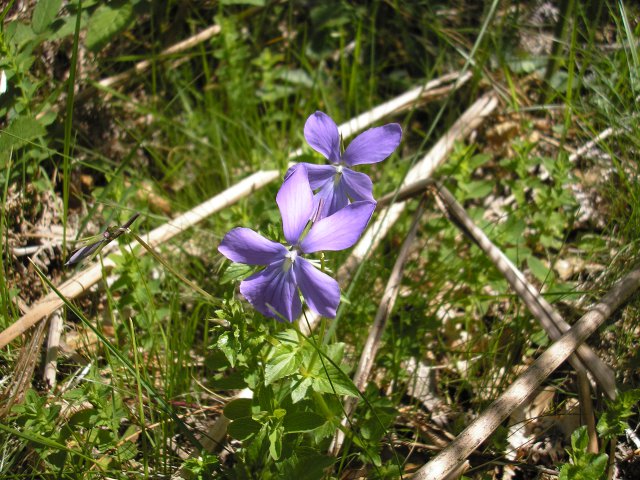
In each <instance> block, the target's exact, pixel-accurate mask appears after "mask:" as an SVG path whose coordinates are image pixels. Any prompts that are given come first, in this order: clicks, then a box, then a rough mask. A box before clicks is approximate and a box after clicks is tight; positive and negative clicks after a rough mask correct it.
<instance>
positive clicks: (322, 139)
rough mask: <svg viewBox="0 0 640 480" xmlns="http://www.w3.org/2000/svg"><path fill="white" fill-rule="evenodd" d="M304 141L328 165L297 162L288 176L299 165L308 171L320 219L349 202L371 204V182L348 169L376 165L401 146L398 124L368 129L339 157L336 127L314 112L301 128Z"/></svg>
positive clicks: (333, 123)
mask: <svg viewBox="0 0 640 480" xmlns="http://www.w3.org/2000/svg"><path fill="white" fill-rule="evenodd" d="M304 138H306V140H307V143H308V144H309V145H311V148H313V149H314V150H315V151H317V152H319V153H321V154H322V155H324V156H325V158H326V159H327V160H329V162H330V163H331V165H313V164H310V163H299V164H298V165H295V166H293V167H291V169H289V172H287V175H290V174H291V173H292V172H293V171H295V170H296V169H298V168H300V165H304V166H305V167H306V168H307V172H308V175H309V183H310V185H311V188H312V189H313V190H314V191H315V190H318V193H317V194H316V197H315V199H314V201H315V204H316V205H318V206H319V207H320V210H319V218H324V217H326V216H328V215H332V214H333V213H335V212H337V211H338V210H340V209H341V208H344V207H345V206H346V205H348V204H349V202H350V201H351V202H356V201H365V200H366V201H374V198H373V184H372V183H371V179H370V178H369V177H368V176H367V175H365V174H364V173H359V172H354V171H353V170H351V169H350V168H348V167H353V166H355V165H361V164H363V163H378V162H381V161H382V160H384V159H385V158H387V157H388V156H389V155H391V154H392V153H393V151H394V150H395V149H396V148H397V147H398V145H399V144H400V140H401V139H402V128H401V127H400V125H398V124H397V123H389V124H387V125H383V126H382V127H376V128H370V129H369V130H367V131H366V132H363V133H361V134H360V135H358V136H357V137H356V138H355V139H354V140H353V141H352V142H351V143H350V144H349V146H348V147H347V149H346V150H345V151H344V153H342V154H341V153H340V134H339V133H338V127H337V125H336V124H335V122H334V121H333V120H332V119H331V117H330V116H329V115H327V114H326V113H323V112H316V113H314V114H312V115H311V116H310V117H309V118H308V119H307V123H305V125H304Z"/></svg>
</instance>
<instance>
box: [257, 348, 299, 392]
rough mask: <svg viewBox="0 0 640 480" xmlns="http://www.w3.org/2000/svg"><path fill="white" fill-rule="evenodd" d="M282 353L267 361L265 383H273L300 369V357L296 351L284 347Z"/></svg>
mask: <svg viewBox="0 0 640 480" xmlns="http://www.w3.org/2000/svg"><path fill="white" fill-rule="evenodd" d="M283 350H284V351H282V352H281V353H278V354H276V355H274V356H273V357H272V358H271V359H270V360H269V363H267V368H266V369H265V374H264V383H265V385H271V384H272V383H273V382H275V381H276V380H280V379H281V378H284V377H286V376H287V375H291V374H293V373H295V372H297V371H298V358H297V355H296V352H295V351H290V350H288V349H283Z"/></svg>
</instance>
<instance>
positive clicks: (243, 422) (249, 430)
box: [228, 417, 261, 440]
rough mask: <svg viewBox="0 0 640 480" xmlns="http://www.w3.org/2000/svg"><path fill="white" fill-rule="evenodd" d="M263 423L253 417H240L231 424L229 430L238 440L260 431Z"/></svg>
mask: <svg viewBox="0 0 640 480" xmlns="http://www.w3.org/2000/svg"><path fill="white" fill-rule="evenodd" d="M260 428H261V425H260V423H258V422H256V421H255V420H254V419H253V418H251V417H244V418H238V419H237V420H234V421H233V422H231V423H230V424H229V428H228V432H229V435H231V436H232V437H233V438H235V439H236V440H246V439H247V438H249V437H250V436H252V435H255V434H256V433H258V432H259V431H260Z"/></svg>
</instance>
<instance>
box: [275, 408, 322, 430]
mask: <svg viewBox="0 0 640 480" xmlns="http://www.w3.org/2000/svg"><path fill="white" fill-rule="evenodd" d="M324 422H325V419H324V418H323V417H321V416H320V415H318V414H317V413H314V412H293V413H289V414H287V416H286V417H284V422H283V427H284V431H285V433H300V432H308V431H310V430H315V429H316V428H318V427H320V426H321V425H322V424H323V423H324Z"/></svg>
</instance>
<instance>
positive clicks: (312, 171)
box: [218, 112, 402, 322]
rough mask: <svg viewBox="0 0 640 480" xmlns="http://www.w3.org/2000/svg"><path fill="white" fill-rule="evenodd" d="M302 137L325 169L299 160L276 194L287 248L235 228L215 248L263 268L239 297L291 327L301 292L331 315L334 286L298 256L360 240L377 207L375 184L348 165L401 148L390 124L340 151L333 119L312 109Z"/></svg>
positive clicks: (337, 298) (334, 302) (319, 310)
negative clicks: (322, 161)
mask: <svg viewBox="0 0 640 480" xmlns="http://www.w3.org/2000/svg"><path fill="white" fill-rule="evenodd" d="M304 135H305V138H306V140H307V142H308V143H309V145H310V146H311V147H312V148H313V149H314V150H316V151H318V152H319V153H321V154H322V155H324V156H325V157H326V158H327V160H329V162H330V163H331V165H312V164H309V163H299V164H297V165H295V166H294V167H292V168H291V169H290V170H289V171H288V172H287V175H286V176H285V180H284V182H283V184H282V186H281V187H280V190H279V191H278V194H277V196H276V203H277V205H278V208H279V209H280V215H281V217H282V229H283V231H284V238H285V239H286V241H287V245H282V244H280V243H277V242H273V241H271V240H268V239H266V238H264V237H263V236H261V235H260V234H258V233H256V232H254V231H253V230H251V229H249V228H234V229H232V230H231V231H230V232H228V233H227V234H226V235H225V237H224V238H223V239H222V242H221V243H220V246H219V247H218V250H219V251H220V253H222V254H223V255H224V256H225V257H227V258H228V259H229V260H231V261H233V262H239V263H245V264H248V265H262V266H265V268H264V269H263V270H261V271H259V272H258V273H255V274H253V275H251V276H250V277H248V278H247V279H245V280H243V281H242V282H241V284H240V293H242V295H243V296H244V297H245V298H246V299H247V300H248V301H249V303H251V304H252V305H253V306H254V308H255V309H256V310H258V311H259V312H260V313H262V314H263V315H266V316H268V317H274V318H276V319H280V320H286V321H289V322H292V321H293V320H295V319H296V318H297V317H298V316H299V315H300V313H301V311H302V302H301V300H300V294H302V297H303V298H304V300H305V301H306V302H307V305H308V306H309V308H310V309H311V310H313V311H314V312H316V313H317V314H319V315H323V316H326V317H334V316H335V315H336V310H337V308H338V305H339V303H340V287H339V286H338V282H336V281H335V280H334V279H333V278H331V277H330V276H329V275H327V274H326V273H324V272H322V271H320V270H318V269H317V268H316V267H315V266H314V265H313V264H312V263H311V262H310V261H309V260H307V259H305V258H304V257H303V256H302V255H306V254H311V253H316V252H320V251H337V250H344V249H346V248H349V247H351V246H352V245H353V244H355V242H356V241H357V240H358V238H360V235H361V234H362V232H363V231H364V229H365V227H366V226H367V224H368V223H369V220H370V219H371V215H372V214H373V210H374V209H375V206H376V203H375V200H374V198H373V184H372V183H371V180H370V179H369V177H368V176H367V175H365V174H364V173H359V172H354V171H353V170H351V169H350V168H348V167H352V166H355V165H360V164H363V163H377V162H380V161H381V160H384V159H385V158H387V157H388V156H389V155H391V153H393V151H394V150H395V149H396V147H397V146H398V145H399V143H400V139H401V138H402V129H401V128H400V125H398V124H395V123H392V124H389V125H384V126H382V127H378V128H372V129H369V130H367V131H366V132H364V133H362V134H361V135H359V136H358V137H356V138H355V139H354V140H353V141H352V142H351V143H350V144H349V146H348V147H347V149H346V150H345V151H344V153H341V148H340V147H341V145H340V135H339V133H338V127H337V126H336V124H335V122H334V121H333V120H332V119H331V118H330V117H329V116H328V115H326V114H324V113H322V112H316V113H314V114H313V115H311V116H310V117H309V119H308V120H307V123H306V124H305V128H304ZM314 190H317V193H316V194H315V195H314V193H313V191H314Z"/></svg>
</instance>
